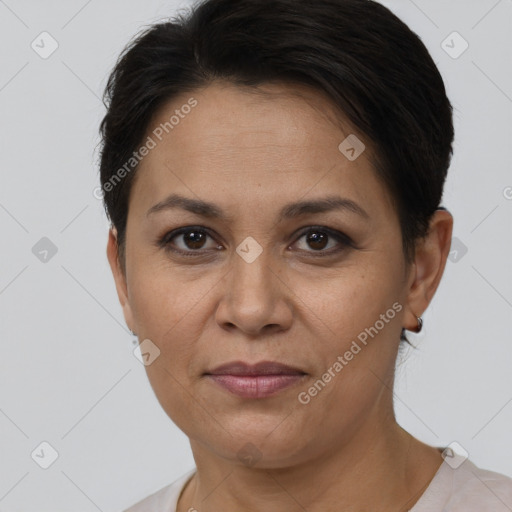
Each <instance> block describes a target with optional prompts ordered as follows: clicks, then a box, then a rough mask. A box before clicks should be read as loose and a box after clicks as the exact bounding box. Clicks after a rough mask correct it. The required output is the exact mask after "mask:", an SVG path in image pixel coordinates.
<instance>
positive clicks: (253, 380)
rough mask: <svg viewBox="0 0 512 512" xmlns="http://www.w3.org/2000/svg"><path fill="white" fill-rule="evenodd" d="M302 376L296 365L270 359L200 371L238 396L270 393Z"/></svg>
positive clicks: (257, 396)
mask: <svg viewBox="0 0 512 512" xmlns="http://www.w3.org/2000/svg"><path fill="white" fill-rule="evenodd" d="M306 375H307V373H306V372H304V371H302V370H300V369H299V368H294V367H292V366H288V365H285V364H281V363H277V362H272V361H262V362H260V363H257V364H254V365H251V364H247V363H244V362H242V361H235V362H232V363H227V364H224V365H221V366H218V367H217V368H215V369H213V370H210V371H208V372H205V373H204V376H205V377H207V378H208V379H209V380H211V381H212V382H214V383H215V384H216V385H219V386H221V387H222V388H223V389H225V390H227V391H228V392H230V393H232V394H234V395H237V396H239V397H241V398H266V397H269V396H273V395H275V394H277V393H279V392H280V391H283V390H285V389H287V388H289V387H291V386H293V385H295V384H297V383H298V382H300V381H302V380H303V379H304V377H305V376H306Z"/></svg>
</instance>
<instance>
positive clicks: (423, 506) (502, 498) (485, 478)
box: [124, 460, 512, 512]
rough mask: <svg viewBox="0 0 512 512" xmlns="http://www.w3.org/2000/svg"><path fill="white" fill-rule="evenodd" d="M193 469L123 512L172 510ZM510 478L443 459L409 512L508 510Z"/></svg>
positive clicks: (511, 494)
mask: <svg viewBox="0 0 512 512" xmlns="http://www.w3.org/2000/svg"><path fill="white" fill-rule="evenodd" d="M194 473H195V469H194V470H192V471H190V472H188V473H186V474H185V475H183V476H181V477H180V478H179V479H178V480H176V481H175V482H173V483H172V484H169V485H168V486H166V487H164V488H163V489H160V490H159V491H157V492H155V493H154V494H151V495H150V496H148V497H146V498H144V499H143V500H141V501H139V502H138V503H136V504H135V505H133V506H132V507H130V508H129V509H126V510H125V511H124V512H176V505H177V503H178V497H179V496H180V494H181V491H182V490H183V489H184V488H185V485H186V484H187V482H188V481H189V480H190V479H191V478H192V476H193V475H194ZM511 511H512V478H509V477H508V476H505V475H502V474H500V473H495V472H493V471H488V470H485V469H480V468H479V467H477V466H475V464H473V463H472V462H471V461H470V460H466V461H465V462H463V463H462V465H460V466H459V467H458V468H457V469H453V468H452V467H451V466H450V465H449V464H448V463H447V462H445V461H443V463H442V464H441V466H440V467H439V469H438V470H437V472H436V474H435V475H434V478H433V479H432V481H431V482H430V485H429V486H428V487H427V489H426V490H425V492H424V493H423V494H422V496H421V498H420V499H419V501H417V502H416V505H414V507H413V508H412V509H410V512H511Z"/></svg>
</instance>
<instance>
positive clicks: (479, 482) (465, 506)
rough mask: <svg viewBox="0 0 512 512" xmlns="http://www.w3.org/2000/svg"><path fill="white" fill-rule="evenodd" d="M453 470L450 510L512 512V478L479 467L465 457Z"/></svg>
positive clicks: (456, 511) (455, 511)
mask: <svg viewBox="0 0 512 512" xmlns="http://www.w3.org/2000/svg"><path fill="white" fill-rule="evenodd" d="M451 471H453V480H452V495H451V496H450V499H449V501H448V503H447V505H449V507H447V509H448V510H450V511H451V510H453V511H454V512H458V511H459V510H460V511H472V510H475V511H477V510H478V511H479V512H487V511H488V512H502V511H503V512H510V510H512V478H510V477H508V476H506V475H502V474H501V473H496V472H494V471H490V470H487V469H482V468H480V467H478V466H476V465H475V464H474V463H473V462H471V461H470V460H466V461H465V462H464V463H463V464H462V465H461V466H460V467H458V468H457V469H451Z"/></svg>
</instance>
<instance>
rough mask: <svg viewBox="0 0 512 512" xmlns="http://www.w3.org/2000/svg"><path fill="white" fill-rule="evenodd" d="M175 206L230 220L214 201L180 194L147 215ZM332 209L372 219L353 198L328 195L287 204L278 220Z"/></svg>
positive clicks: (199, 213) (201, 214)
mask: <svg viewBox="0 0 512 512" xmlns="http://www.w3.org/2000/svg"><path fill="white" fill-rule="evenodd" d="M174 208H181V209H182V210H186V211H188V212H191V213H194V214H196V215H199V216H201V217H207V218H211V219H219V220H224V221H225V220H228V218H229V216H228V215H226V214H225V213H224V212H223V210H222V209H221V208H219V207H218V206H217V205H215V204H213V203H209V202H207V201H203V200H201V199H191V198H188V197H185V196H181V195H179V194H171V195H170V196H168V197H166V198H165V199H164V200H163V201H160V202H159V203H157V204H155V205H154V206H152V207H151V208H150V209H149V210H148V211H147V212H146V217H147V216H149V215H152V214H154V213H157V212H161V211H164V210H170V209H174ZM332 210H346V211H349V212H352V213H355V214H357V215H359V216H361V217H363V218H364V219H366V220H369V219H370V215H369V214H368V213H367V212H366V210H364V208H363V207H362V206H360V205H359V204H357V203H356V202H355V201H352V200H351V199H348V198H344V197H338V196H328V197H324V198H321V199H314V200H309V201H299V202H296V203H290V204H287V205H285V206H284V207H283V208H282V209H281V211H280V212H279V215H278V220H279V221H282V220H286V219H292V218H296V217H300V216H301V215H306V214H313V213H324V212H328V211H332Z"/></svg>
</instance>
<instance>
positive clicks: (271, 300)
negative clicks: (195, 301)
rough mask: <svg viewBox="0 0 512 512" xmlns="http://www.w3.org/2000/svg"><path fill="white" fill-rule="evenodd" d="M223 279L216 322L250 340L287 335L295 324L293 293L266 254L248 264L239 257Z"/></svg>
mask: <svg viewBox="0 0 512 512" xmlns="http://www.w3.org/2000/svg"><path fill="white" fill-rule="evenodd" d="M233 260H234V261H233V263H232V266H231V268H230V270H229V271H228V273H227V274H225V276H224V278H223V279H222V281H221V283H219V286H220V287H221V293H222V296H221V299H220V302H219V305H218V307H217V310H216V321H217V323H218V325H219V326H221V327H222V328H223V329H226V330H230V331H233V330H236V329H238V330H240V331H242V332H243V333H244V334H246V335H248V336H262V335H268V334H273V333H277V332H280V331H285V330H287V329H289V328H290V326H291V323H292V316H293V309H292V298H293V292H292V290H291V287H290V284H289V283H288V282H287V279H286V277H285V275H284V272H281V271H280V270H279V269H280V266H279V264H278V263H277V262H276V261H275V260H274V261H273V260H272V256H271V254H270V251H268V250H264V251H263V252H262V253H261V254H260V255H259V256H258V257H257V258H256V259H255V260H254V261H252V262H248V261H246V260H244V259H243V258H242V257H240V256H239V255H238V254H234V255H233Z"/></svg>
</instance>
